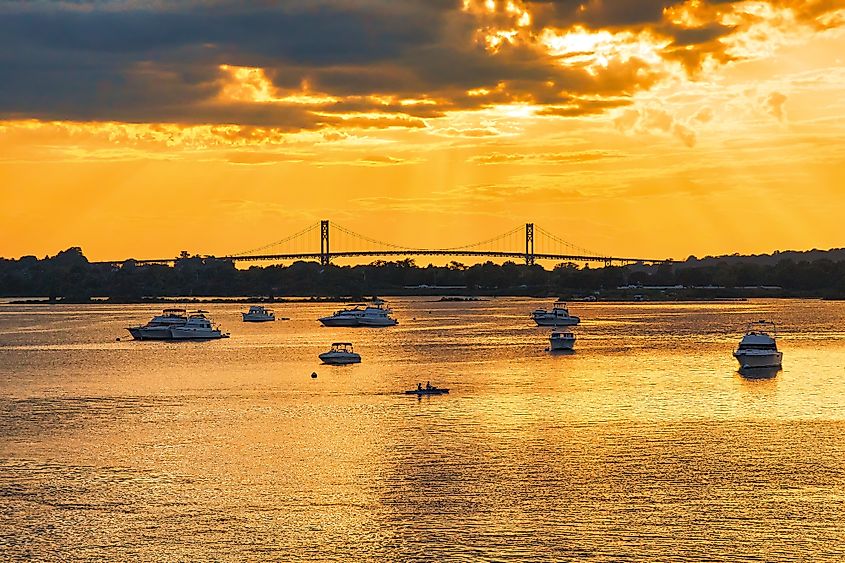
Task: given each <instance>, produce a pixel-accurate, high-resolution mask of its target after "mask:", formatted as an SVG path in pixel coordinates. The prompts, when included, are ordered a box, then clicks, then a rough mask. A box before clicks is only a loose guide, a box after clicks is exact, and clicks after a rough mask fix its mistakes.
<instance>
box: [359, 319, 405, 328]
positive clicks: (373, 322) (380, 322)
mask: <svg viewBox="0 0 845 563" xmlns="http://www.w3.org/2000/svg"><path fill="white" fill-rule="evenodd" d="M398 324H399V321H397V320H396V319H391V318H386V319H367V318H360V319H358V325H357V326H365V327H370V328H383V327H386V326H396V325H398Z"/></svg>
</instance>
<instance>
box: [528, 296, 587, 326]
mask: <svg viewBox="0 0 845 563" xmlns="http://www.w3.org/2000/svg"><path fill="white" fill-rule="evenodd" d="M531 318H533V319H534V322H536V323H537V325H538V326H572V325H577V324H578V323H580V322H581V318H580V317H576V316H575V315H570V314H569V308H568V307H567V306H566V303H563V302H560V301H558V302H557V303H555V304H554V305H553V306H552V309H551V310H550V311H549V310H546V309H536V310H535V311H534V312H532V313H531Z"/></svg>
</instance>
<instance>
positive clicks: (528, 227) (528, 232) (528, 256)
mask: <svg viewBox="0 0 845 563" xmlns="http://www.w3.org/2000/svg"><path fill="white" fill-rule="evenodd" d="M525 264H526V265H527V266H533V265H534V223H525Z"/></svg>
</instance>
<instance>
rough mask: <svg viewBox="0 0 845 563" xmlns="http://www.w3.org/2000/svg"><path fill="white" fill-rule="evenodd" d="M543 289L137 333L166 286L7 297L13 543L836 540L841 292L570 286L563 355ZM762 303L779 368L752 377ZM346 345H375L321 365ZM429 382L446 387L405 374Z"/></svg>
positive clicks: (356, 549)
mask: <svg viewBox="0 0 845 563" xmlns="http://www.w3.org/2000/svg"><path fill="white" fill-rule="evenodd" d="M546 304H547V303H544V302H541V301H538V300H531V299H518V298H499V299H492V300H486V301H477V302H458V303H454V302H452V303H446V302H437V300H436V298H413V299H411V298H402V299H399V298H396V299H392V300H391V305H392V306H393V309H394V312H395V315H396V317H397V318H398V319H399V321H400V325H399V326H397V327H392V328H387V329H344V328H323V327H321V326H320V325H319V324H318V323H317V322H316V318H317V317H319V316H322V315H325V314H328V313H331V312H333V311H334V310H336V309H337V308H339V306H338V305H335V304H316V303H291V304H277V305H276V307H275V308H276V311H277V315H279V316H285V317H290V318H291V320H290V321H277V322H275V323H272V324H271V323H267V324H248V323H242V322H240V311H241V310H246V306H245V305H239V304H208V305H206V304H204V305H203V308H204V309H207V310H209V311H210V316H211V317H212V318H213V319H214V321H216V322H219V323H220V324H221V325H223V328H224V329H225V330H228V331H230V332H231V335H232V336H231V338H229V339H227V340H220V341H212V342H201V343H196V342H186V343H167V342H135V341H132V340H131V338H130V337H129V335H128V333H127V332H126V331H125V327H127V326H130V325H132V324H137V323H143V322H146V321H147V320H148V319H149V318H150V317H151V316H152V315H153V314H155V313H156V312H157V309H158V308H157V307H155V306H145V305H130V306H119V305H107V304H99V305H80V306H49V305H12V304H2V305H0V433H1V434H0V435H2V438H0V465H2V471H0V491H2V503H0V530H2V533H0V553H3V554H5V558H6V559H25V558H34V559H39V560H45V559H46V560H68V559H102V558H106V559H117V560H129V559H141V560H209V559H213V560H219V559H232V560H266V559H284V560H302V561H314V560H368V559H369V560H385V561H405V560H414V559H432V560H449V559H457V560H479V559H480V560H497V559H512V560H525V559H545V560H568V559H576V558H577V559H585V560H595V561H619V560H631V561H654V560H660V561H690V560H716V561H753V560H758V561H798V560H812V561H841V560H843V558H845V524H843V522H845V503H843V500H845V499H843V495H845V434H843V431H845V329H843V321H845V303H837V302H823V301H786V300H784V301H775V300H771V301H769V300H756V301H748V302H731V303H576V304H572V306H571V310H572V313H573V314H576V315H579V316H581V318H582V323H581V324H580V325H579V326H577V327H575V328H574V329H573V331H574V332H575V333H576V335H577V337H578V340H577V344H576V352H575V353H573V354H566V355H561V354H550V353H549V352H546V351H545V348H546V346H548V333H549V329H544V328H538V327H536V326H534V324H533V322H532V321H531V319H530V318H529V313H530V311H531V310H533V309H534V308H536V307H538V306H541V305H546ZM761 318H766V319H770V320H774V321H776V322H777V323H778V326H779V332H780V337H779V347H780V349H781V350H782V351H783V352H784V369H783V370H782V371H780V372H778V373H777V374H776V375H775V376H774V377H772V378H768V379H749V378H744V377H741V376H740V375H739V374H738V373H737V372H736V368H737V365H736V361H735V360H734V358H733V357H732V356H731V352H732V350H733V349H734V348H735V346H736V344H737V342H738V340H739V338H740V337H741V334H742V330H743V328H744V326H745V324H746V323H747V322H748V321H752V320H757V319H761ZM117 338H120V339H121V340H120V341H118V340H117ZM333 341H351V342H352V343H354V345H355V350H356V351H357V352H359V353H360V354H361V355H362V357H363V361H362V363H361V364H359V365H353V366H341V367H331V366H324V365H319V360H317V354H319V353H320V352H323V351H325V350H327V349H328V347H329V345H330V344H331V343H332V342H333ZM314 371H316V372H317V374H318V377H317V378H316V379H312V378H311V377H310V374H311V373H312V372H314ZM429 380H430V381H431V382H432V384H435V385H439V386H444V387H448V388H450V389H451V392H450V394H449V395H445V396H440V397H430V398H423V399H421V400H418V399H417V398H415V397H412V396H406V395H404V394H402V391H403V390H405V389H411V388H412V387H415V386H416V384H417V383H418V382H422V383H423V384H424V383H425V382H426V381H429Z"/></svg>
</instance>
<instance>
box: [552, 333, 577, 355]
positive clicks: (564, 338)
mask: <svg viewBox="0 0 845 563" xmlns="http://www.w3.org/2000/svg"><path fill="white" fill-rule="evenodd" d="M574 347H575V335H574V334H572V333H571V332H569V331H568V330H553V331H552V333H551V335H549V350H551V351H552V352H556V351H558V350H572V349H573V348H574Z"/></svg>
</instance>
